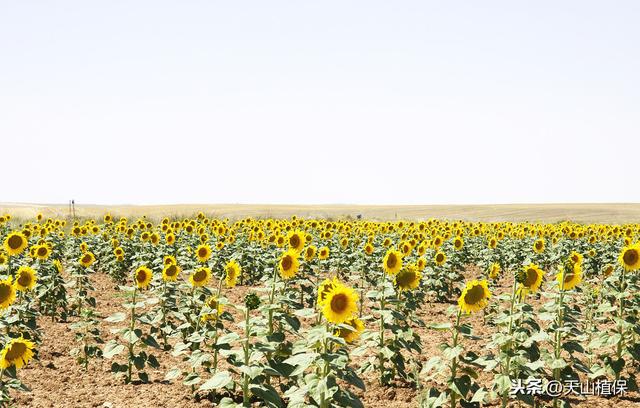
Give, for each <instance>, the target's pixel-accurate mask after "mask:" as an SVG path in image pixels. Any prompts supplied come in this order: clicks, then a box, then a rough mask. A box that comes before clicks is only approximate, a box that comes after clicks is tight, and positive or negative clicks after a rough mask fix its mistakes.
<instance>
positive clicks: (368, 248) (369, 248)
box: [364, 242, 374, 255]
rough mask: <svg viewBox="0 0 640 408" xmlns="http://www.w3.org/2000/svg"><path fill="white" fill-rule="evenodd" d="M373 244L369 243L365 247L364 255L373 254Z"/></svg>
mask: <svg viewBox="0 0 640 408" xmlns="http://www.w3.org/2000/svg"><path fill="white" fill-rule="evenodd" d="M373 249H374V248H373V244H372V243H371V242H367V243H366V244H365V245H364V253H365V254H367V255H371V254H372V253H373Z"/></svg>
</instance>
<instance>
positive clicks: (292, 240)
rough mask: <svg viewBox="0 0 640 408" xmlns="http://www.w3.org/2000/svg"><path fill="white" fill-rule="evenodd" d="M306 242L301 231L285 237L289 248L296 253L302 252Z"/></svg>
mask: <svg viewBox="0 0 640 408" xmlns="http://www.w3.org/2000/svg"><path fill="white" fill-rule="evenodd" d="M306 240H307V236H306V234H305V233H304V232H302V231H291V232H290V233H289V235H287V243H288V244H289V248H290V249H291V250H293V251H296V252H298V253H300V252H302V248H304V244H305V243H306Z"/></svg>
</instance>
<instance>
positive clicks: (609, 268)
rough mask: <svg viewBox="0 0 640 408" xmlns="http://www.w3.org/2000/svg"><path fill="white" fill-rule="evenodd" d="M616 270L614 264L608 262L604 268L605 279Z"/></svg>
mask: <svg viewBox="0 0 640 408" xmlns="http://www.w3.org/2000/svg"><path fill="white" fill-rule="evenodd" d="M614 270H615V268H614V266H613V265H611V264H607V265H605V266H604V267H603V268H602V274H603V275H604V277H605V279H606V278H608V277H609V276H611V275H612V274H613V271H614Z"/></svg>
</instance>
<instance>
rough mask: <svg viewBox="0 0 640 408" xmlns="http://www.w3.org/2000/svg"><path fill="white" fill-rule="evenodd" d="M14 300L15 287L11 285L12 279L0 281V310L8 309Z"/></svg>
mask: <svg viewBox="0 0 640 408" xmlns="http://www.w3.org/2000/svg"><path fill="white" fill-rule="evenodd" d="M15 300H16V287H15V285H14V284H13V278H11V276H9V277H8V278H7V279H5V280H3V281H0V310H4V309H6V308H8V307H9V306H11V305H12V304H13V302H14V301H15Z"/></svg>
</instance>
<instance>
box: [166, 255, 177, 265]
mask: <svg viewBox="0 0 640 408" xmlns="http://www.w3.org/2000/svg"><path fill="white" fill-rule="evenodd" d="M162 264H163V265H171V264H173V265H177V264H178V262H177V261H176V257H175V256H172V255H167V256H165V257H164V258H163V259H162Z"/></svg>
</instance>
